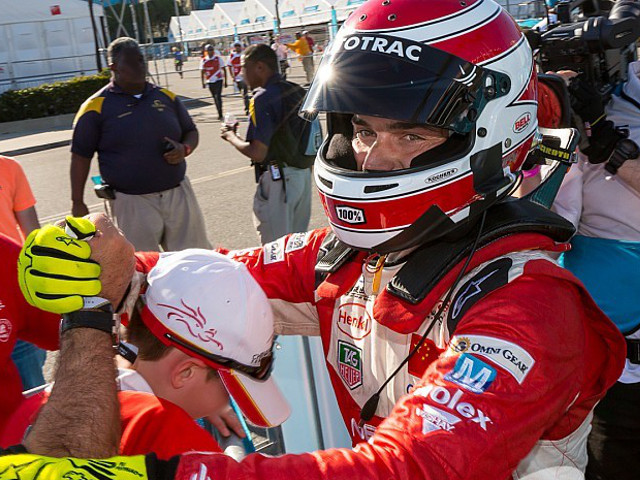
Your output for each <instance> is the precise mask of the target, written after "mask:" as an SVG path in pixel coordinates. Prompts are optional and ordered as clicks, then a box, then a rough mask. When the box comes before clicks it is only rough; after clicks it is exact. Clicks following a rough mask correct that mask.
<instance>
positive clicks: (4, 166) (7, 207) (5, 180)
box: [0, 156, 40, 244]
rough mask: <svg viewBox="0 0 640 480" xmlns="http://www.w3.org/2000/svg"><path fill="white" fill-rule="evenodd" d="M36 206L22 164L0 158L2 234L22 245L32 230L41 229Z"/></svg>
mask: <svg viewBox="0 0 640 480" xmlns="http://www.w3.org/2000/svg"><path fill="white" fill-rule="evenodd" d="M35 204H36V199H35V198H34V196H33V192H32V191H31V187H30V186H29V182H28V181H27V177H26V175H25V174H24V171H23V170H22V167H21V166H20V164H19V163H18V162H17V161H16V160H14V159H13V158H9V157H3V156H0V233H4V234H5V235H7V236H8V237H10V238H12V239H14V240H15V241H16V242H18V243H20V244H22V243H23V242H24V238H25V237H26V236H27V235H29V233H30V232H31V231H32V230H35V229H36V228H40V223H39V222H38V215H37V214H36V208H35Z"/></svg>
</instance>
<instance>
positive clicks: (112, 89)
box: [107, 79, 154, 96]
mask: <svg viewBox="0 0 640 480" xmlns="http://www.w3.org/2000/svg"><path fill="white" fill-rule="evenodd" d="M153 88H154V85H153V84H151V83H149V82H145V85H144V91H143V92H142V95H146V94H148V93H149V92H150V91H151V90H153ZM107 90H109V91H110V92H113V93H117V94H120V95H131V94H130V93H127V92H125V91H124V90H122V88H120V86H119V85H118V84H117V83H115V82H114V81H113V79H112V80H111V81H110V82H109V84H108V85H107ZM132 96H133V95H132Z"/></svg>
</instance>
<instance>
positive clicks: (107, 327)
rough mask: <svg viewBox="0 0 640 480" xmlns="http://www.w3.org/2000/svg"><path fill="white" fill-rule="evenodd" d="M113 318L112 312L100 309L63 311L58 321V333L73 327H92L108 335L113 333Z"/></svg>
mask: <svg viewBox="0 0 640 480" xmlns="http://www.w3.org/2000/svg"><path fill="white" fill-rule="evenodd" d="M114 326H115V319H114V315H113V312H105V311H102V310H78V311H77V312H71V313H65V314H64V315H63V316H62V322H61V323H60V334H61V335H62V334H63V333H64V332H66V331H67V330H71V329H73V328H93V329H95V330H101V331H103V332H105V333H108V334H109V335H113V334H114Z"/></svg>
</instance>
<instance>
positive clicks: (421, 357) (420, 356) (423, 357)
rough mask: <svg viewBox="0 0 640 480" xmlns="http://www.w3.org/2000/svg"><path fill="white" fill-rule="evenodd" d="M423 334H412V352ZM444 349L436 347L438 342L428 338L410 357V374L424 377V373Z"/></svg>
mask: <svg viewBox="0 0 640 480" xmlns="http://www.w3.org/2000/svg"><path fill="white" fill-rule="evenodd" d="M421 338H422V336H421V335H418V334H416V333H414V334H412V335H411V349H410V350H409V351H410V352H412V351H413V349H414V348H415V346H416V345H417V344H418V342H419V341H420V339H421ZM442 352H443V350H440V349H439V348H438V347H436V344H435V343H433V341H431V340H429V339H428V338H427V339H426V340H425V341H424V343H423V344H422V345H421V346H420V348H419V349H418V351H417V352H416V353H415V355H414V356H413V357H411V358H410V359H409V365H408V370H409V375H413V376H414V377H418V378H420V377H422V374H423V373H424V371H425V370H426V369H427V367H428V366H429V365H431V363H432V362H433V361H434V360H435V359H436V358H438V357H439V356H440V354H441V353H442Z"/></svg>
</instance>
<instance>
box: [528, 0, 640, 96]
mask: <svg viewBox="0 0 640 480" xmlns="http://www.w3.org/2000/svg"><path fill="white" fill-rule="evenodd" d="M556 9H557V16H558V21H557V22H556V23H553V24H550V25H549V27H548V29H547V31H546V32H543V33H541V32H537V31H535V30H529V31H528V32H525V34H526V36H527V39H528V40H529V43H530V44H531V47H532V48H533V49H534V50H535V49H536V48H539V57H538V63H539V65H540V67H541V70H542V71H543V72H548V71H552V72H556V71H559V70H573V71H576V72H578V73H582V74H584V76H585V77H586V78H585V80H586V81H588V82H589V83H590V84H591V85H593V86H594V87H595V89H596V90H597V91H598V92H599V94H600V95H601V97H602V100H603V102H604V103H606V102H607V101H608V100H609V98H610V96H611V93H612V91H613V90H614V89H615V88H616V86H617V85H618V84H620V83H622V82H624V81H626V80H627V66H628V64H629V63H630V62H632V61H634V60H635V58H636V45H635V42H636V40H637V39H638V38H639V37H640V3H639V2H637V1H636V0H618V1H616V2H613V3H612V2H608V1H599V0H573V1H570V0H562V1H560V2H559V3H558V4H557V5H556ZM607 12H608V13H607Z"/></svg>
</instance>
